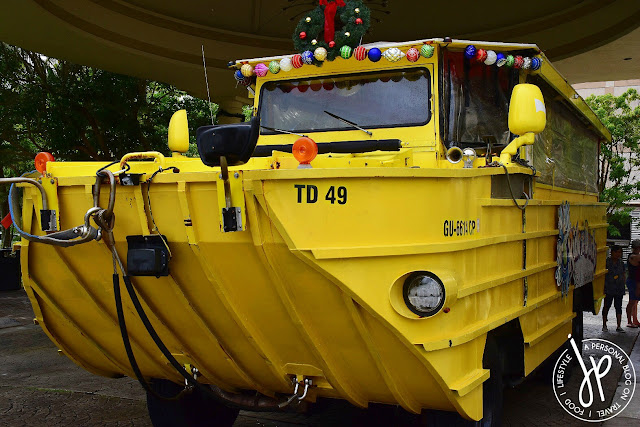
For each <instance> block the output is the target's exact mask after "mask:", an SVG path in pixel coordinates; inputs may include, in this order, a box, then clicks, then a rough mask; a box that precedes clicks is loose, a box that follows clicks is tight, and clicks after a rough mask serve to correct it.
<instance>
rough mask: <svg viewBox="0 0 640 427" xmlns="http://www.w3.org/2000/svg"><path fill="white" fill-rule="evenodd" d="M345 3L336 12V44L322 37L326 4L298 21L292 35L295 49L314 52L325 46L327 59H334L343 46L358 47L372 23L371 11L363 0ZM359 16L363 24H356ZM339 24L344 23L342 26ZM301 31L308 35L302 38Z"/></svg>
mask: <svg viewBox="0 0 640 427" xmlns="http://www.w3.org/2000/svg"><path fill="white" fill-rule="evenodd" d="M345 4H346V6H344V7H339V8H338V12H337V13H336V33H335V40H334V41H335V42H336V44H335V46H333V47H329V43H327V42H325V41H324V37H322V35H323V32H324V9H325V6H318V7H316V8H315V9H313V10H312V11H310V12H309V13H307V14H305V16H304V17H303V18H302V19H301V20H300V22H298V25H297V26H296V29H295V31H294V32H293V36H292V39H293V46H294V47H295V50H296V51H298V52H300V53H302V52H304V51H305V50H310V51H311V52H313V51H315V50H316V49H317V48H319V47H323V48H325V49H326V50H327V60H329V61H333V60H334V59H335V58H336V57H337V56H340V48H341V47H342V46H350V47H351V48H355V47H357V46H358V45H359V44H360V40H361V39H362V36H364V34H365V33H366V32H367V30H368V29H369V26H370V25H371V11H370V10H369V8H368V7H367V6H365V5H364V3H363V2H362V1H361V0H350V1H345ZM355 9H360V13H356V12H355ZM307 18H311V21H310V22H307ZM358 18H360V19H362V24H356V19H358ZM339 24H342V27H341V26H340V25H339ZM301 32H305V33H306V34H307V37H306V38H304V39H301V38H300V33H301ZM345 33H349V36H348V37H347V36H346V35H345ZM312 40H316V41H317V43H316V44H315V45H314V44H312V43H311V42H312Z"/></svg>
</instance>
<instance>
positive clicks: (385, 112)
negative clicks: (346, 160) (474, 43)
mask: <svg viewBox="0 0 640 427" xmlns="http://www.w3.org/2000/svg"><path fill="white" fill-rule="evenodd" d="M430 88H431V81H430V75H429V71H428V70H426V69H424V68H418V69H411V70H393V71H382V72H375V73H366V74H358V75H349V76H337V77H323V78H317V79H302V80H288V81H279V82H268V83H265V84H264V85H263V86H262V90H261V92H260V124H261V125H262V126H266V127H270V128H274V129H284V130H287V131H293V132H313V131H329V130H346V129H354V127H353V125H351V124H349V123H346V122H345V121H342V120H340V119H338V118H336V117H335V116H339V117H340V118H342V119H345V120H348V121H350V122H352V123H355V124H356V125H358V126H360V127H362V128H383V127H394V126H416V125H424V124H426V123H428V122H429V120H430V118H431V108H430V98H431V89H430ZM325 111H326V112H328V113H332V114H327V113H325ZM263 133H266V134H269V133H272V132H271V131H264V130H263Z"/></svg>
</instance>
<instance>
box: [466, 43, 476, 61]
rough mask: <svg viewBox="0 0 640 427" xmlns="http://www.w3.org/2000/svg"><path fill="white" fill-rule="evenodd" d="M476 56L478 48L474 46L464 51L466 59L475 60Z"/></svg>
mask: <svg viewBox="0 0 640 427" xmlns="http://www.w3.org/2000/svg"><path fill="white" fill-rule="evenodd" d="M475 56H476V47H475V46H474V45H472V44H470V45H469V46H467V47H466V48H465V49H464V57H465V58H467V59H473V58H474V57H475Z"/></svg>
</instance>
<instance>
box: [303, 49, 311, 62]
mask: <svg viewBox="0 0 640 427" xmlns="http://www.w3.org/2000/svg"><path fill="white" fill-rule="evenodd" d="M301 56H302V62H304V63H305V64H307V65H311V64H313V52H311V51H310V50H305V51H304V52H302V55H301Z"/></svg>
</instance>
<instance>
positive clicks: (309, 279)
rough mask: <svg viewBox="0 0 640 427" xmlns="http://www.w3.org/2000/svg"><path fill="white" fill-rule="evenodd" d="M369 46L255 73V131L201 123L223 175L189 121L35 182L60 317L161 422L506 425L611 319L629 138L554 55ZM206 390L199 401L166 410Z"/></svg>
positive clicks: (46, 301)
mask: <svg viewBox="0 0 640 427" xmlns="http://www.w3.org/2000/svg"><path fill="white" fill-rule="evenodd" d="M361 48H362V49H364V52H363V51H362V49H360V48H358V49H360V50H358V49H356V51H355V52H354V53H353V54H352V55H350V57H349V58H348V59H344V58H340V57H338V58H336V60H334V61H331V62H325V63H324V64H323V65H322V66H321V67H318V66H316V65H308V64H304V62H301V60H303V59H304V58H302V57H298V56H291V55H289V56H287V57H277V58H260V59H255V60H241V61H236V62H234V63H232V64H231V68H232V72H236V76H237V78H238V80H239V81H240V83H242V84H246V85H248V89H249V91H250V93H251V94H254V95H255V104H254V109H253V119H252V120H251V121H250V122H249V123H244V124H234V125H221V126H209V127H205V128H200V129H199V130H198V148H199V152H200V157H201V158H200V159H198V158H188V157H186V156H185V155H184V154H183V153H185V152H186V151H187V148H188V131H187V123H186V114H185V112H184V111H182V112H178V113H176V115H175V116H174V118H173V119H172V122H171V125H170V129H169V148H170V150H171V151H172V154H171V156H163V155H162V154H160V153H157V152H149V153H132V154H130V155H127V156H125V157H124V158H123V159H121V160H120V161H119V162H117V163H115V164H113V165H111V166H108V167H105V165H104V164H99V163H95V162H94V163H87V162H85V163H81V162H55V161H50V162H48V163H46V166H45V167H43V168H41V173H37V174H32V175H29V176H25V177H23V178H16V179H13V182H15V183H16V185H14V188H13V189H12V196H13V197H12V199H13V200H12V210H13V213H14V220H18V219H19V218H18V217H19V216H21V221H16V222H20V223H21V224H22V230H24V231H22V235H23V240H22V257H21V259H22V270H23V275H24V286H25V288H26V290H27V293H28V295H29V298H30V300H31V303H32V304H33V308H34V311H35V315H36V320H37V322H38V324H40V325H41V326H42V328H43V329H44V331H45V332H46V333H47V335H48V336H49V337H50V338H51V340H52V341H53V342H54V343H55V344H56V345H57V346H58V348H59V349H60V351H61V352H62V353H64V354H65V355H67V356H68V357H69V358H71V359H72V360H73V361H75V362H76V363H77V364H78V365H80V366H82V367H84V368H85V369H87V370H88V371H90V372H93V373H95V374H98V375H103V376H108V377H117V376H122V375H128V376H132V377H138V378H139V379H140V380H141V382H142V383H143V385H144V386H145V387H147V389H148V391H149V396H150V397H149V399H150V400H149V408H150V411H151V416H152V419H153V420H154V422H155V423H157V424H158V425H160V424H162V420H163V419H164V420H165V421H166V420H167V419H179V420H181V421H179V422H182V423H185V424H188V423H189V422H191V421H190V420H192V418H189V417H194V416H201V415H203V414H205V415H206V416H210V417H211V418H210V419H209V421H211V422H212V423H214V424H215V423H217V424H219V425H230V424H231V423H233V420H234V419H235V416H236V415H237V410H238V409H250V410H275V409H284V408H287V407H289V408H291V407H295V408H299V407H300V405H304V404H307V403H304V402H314V401H316V400H317V399H318V398H335V399H344V400H347V401H348V402H351V403H352V404H353V405H356V406H358V407H367V405H369V404H370V403H373V402H378V403H384V404H391V405H399V406H401V407H402V408H404V409H405V410H406V411H408V412H410V413H415V414H419V413H421V412H423V411H430V412H429V413H431V414H434V415H433V420H435V423H436V424H437V423H439V422H440V423H444V422H445V421H443V420H445V419H448V418H447V417H450V416H451V414H450V413H452V412H453V413H457V414H459V416H460V417H461V420H462V419H465V420H468V421H469V422H472V420H473V421H480V422H481V423H482V424H483V425H496V424H499V421H500V418H499V417H500V408H501V400H502V387H503V384H504V383H505V381H509V382H513V381H514V380H516V379H517V378H523V377H525V376H527V375H529V374H531V373H532V371H533V370H534V369H536V368H537V367H538V366H539V365H541V364H542V362H543V361H545V359H547V358H549V357H550V356H551V355H552V354H553V353H554V352H556V351H557V350H558V349H560V348H561V347H562V346H563V345H564V343H565V342H566V341H567V336H568V335H569V334H571V333H572V332H573V334H574V336H575V337H577V338H579V337H580V335H581V325H582V321H581V319H582V311H597V310H598V309H599V301H600V298H601V296H602V292H603V275H604V272H605V262H604V261H605V239H606V226H607V224H606V218H605V208H604V206H603V204H601V203H598V194H597V177H598V174H597V167H598V166H597V165H598V162H597V159H598V154H599V143H600V141H602V140H604V139H610V135H609V133H608V132H607V130H606V129H605V128H604V127H603V125H602V124H601V123H600V122H599V121H598V119H597V118H596V116H595V115H594V114H593V112H592V111H591V110H590V109H589V108H588V107H587V105H586V104H585V103H584V101H583V100H582V99H581V98H580V97H579V96H578V95H577V94H576V93H575V91H574V90H573V89H572V88H571V86H570V85H569V84H568V83H567V82H566V80H564V79H563V78H562V77H561V76H560V75H559V74H558V72H557V71H556V70H555V69H554V68H553V66H552V65H551V64H550V63H549V61H548V60H547V59H546V58H545V56H544V54H543V53H541V52H540V51H539V49H538V48H537V47H536V46H535V45H528V44H506V43H488V42H471V41H465V40H451V39H430V40H424V41H414V42H408V43H386V44H374V45H369V46H362V47H361ZM374 49H377V50H379V52H375V51H374V55H373V59H375V58H376V55H377V54H378V53H380V54H381V56H382V59H381V60H380V61H376V62H374V61H373V60H369V59H366V60H361V59H364V58H366V57H367V53H369V55H370V54H371V51H373V50H374ZM363 55H364V58H363ZM378 59H379V56H378ZM274 61H275V62H276V63H277V64H278V65H279V67H277V68H278V70H276V67H275V66H273V67H271V68H268V67H267V66H268V65H271V64H273V62H274ZM243 70H244V72H246V73H248V74H251V73H255V74H258V77H257V78H254V79H248V80H245V79H244V76H243ZM238 73H239V74H238ZM45 160H46V159H45ZM5 182H6V180H5ZM19 187H22V192H23V197H22V214H21V215H20V213H19V211H18V203H19V198H18V194H19ZM43 230H45V231H43ZM58 230H66V231H58ZM79 243H84V244H79ZM119 263H121V264H120V267H119V268H117V269H116V273H117V275H114V268H116V266H117V265H118V264H119ZM121 275H125V276H126V280H125V281H124V283H125V285H126V286H125V287H122V292H121V291H120V287H121V286H122V284H121V283H120V281H121V280H123V279H122V278H121V277H120V276H121ZM114 282H115V285H114ZM125 289H126V290H127V291H128V292H124V291H125ZM114 297H115V303H114ZM132 298H133V301H132ZM184 377H187V379H186V380H185V378H184ZM163 380H165V381H163ZM166 380H170V381H171V383H169V382H167V381H166ZM185 381H186V384H187V386H186V388H185V391H182V392H181V396H180V398H181V399H183V400H184V401H189V402H190V403H189V405H191V406H185V405H181V403H180V400H178V401H175V400H174V401H170V402H167V403H165V402H163V400H162V399H161V398H160V397H159V396H156V394H162V393H164V394H165V395H168V394H167V393H168V391H169V389H170V388H171V385H172V384H173V386H175V387H174V388H177V391H180V390H181V389H182V387H181V386H178V385H177V384H184V383H185ZM176 383H177V384H176ZM189 393H191V394H189ZM195 395H197V396H200V397H199V399H200V398H201V400H200V401H199V402H200V403H199V404H196V403H194V401H195V400H196V399H195V398H193V396H195ZM189 399H191V400H189ZM185 408H190V409H185ZM180 411H182V412H180ZM447 413H449V414H447ZM172 417H174V418H172ZM180 417H182V418H180ZM194 423H195V422H194Z"/></svg>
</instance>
